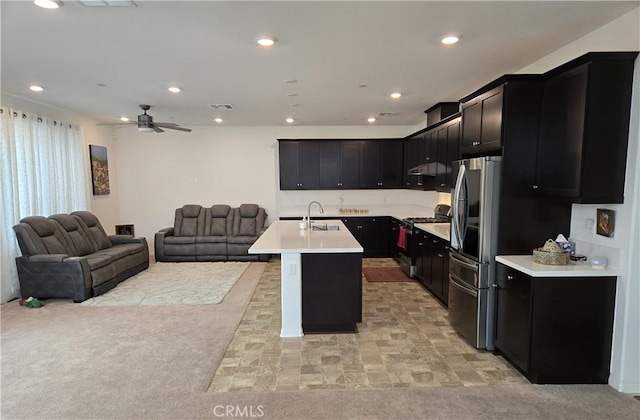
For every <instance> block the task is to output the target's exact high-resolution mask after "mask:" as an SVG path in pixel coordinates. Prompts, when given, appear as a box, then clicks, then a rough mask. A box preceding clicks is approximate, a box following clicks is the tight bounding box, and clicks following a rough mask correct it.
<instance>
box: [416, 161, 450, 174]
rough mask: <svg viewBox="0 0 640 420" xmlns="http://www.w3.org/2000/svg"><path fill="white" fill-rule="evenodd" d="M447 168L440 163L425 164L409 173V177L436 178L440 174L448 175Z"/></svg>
mask: <svg viewBox="0 0 640 420" xmlns="http://www.w3.org/2000/svg"><path fill="white" fill-rule="evenodd" d="M446 171H447V167H446V166H445V165H443V164H442V163H439V162H431V163H424V164H422V165H418V166H415V167H413V168H411V169H409V170H408V171H407V174H409V175H417V176H436V174H438V173H446Z"/></svg>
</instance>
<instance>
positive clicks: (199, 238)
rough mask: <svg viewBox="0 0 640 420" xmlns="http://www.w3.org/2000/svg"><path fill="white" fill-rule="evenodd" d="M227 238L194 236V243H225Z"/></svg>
mask: <svg viewBox="0 0 640 420" xmlns="http://www.w3.org/2000/svg"><path fill="white" fill-rule="evenodd" d="M227 238H228V236H196V243H197V244H201V243H210V244H215V243H225V242H227Z"/></svg>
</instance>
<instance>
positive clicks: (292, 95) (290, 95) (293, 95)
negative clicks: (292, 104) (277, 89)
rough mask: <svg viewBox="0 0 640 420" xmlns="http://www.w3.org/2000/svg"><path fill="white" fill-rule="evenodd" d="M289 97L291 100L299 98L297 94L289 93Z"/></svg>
mask: <svg viewBox="0 0 640 420" xmlns="http://www.w3.org/2000/svg"><path fill="white" fill-rule="evenodd" d="M287 96H288V97H290V98H294V97H296V96H298V94H297V93H287Z"/></svg>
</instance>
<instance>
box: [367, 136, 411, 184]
mask: <svg viewBox="0 0 640 420" xmlns="http://www.w3.org/2000/svg"><path fill="white" fill-rule="evenodd" d="M361 153H362V154H361V160H360V188H402V153H403V151H402V141H401V140H398V139H389V140H387V139H385V140H366V141H363V142H362V149H361Z"/></svg>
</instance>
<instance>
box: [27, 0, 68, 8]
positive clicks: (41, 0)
mask: <svg viewBox="0 0 640 420" xmlns="http://www.w3.org/2000/svg"><path fill="white" fill-rule="evenodd" d="M33 3H34V4H35V5H36V6H39V7H42V8H44V9H57V8H58V7H60V6H62V4H63V3H62V2H61V1H60V0H34V1H33Z"/></svg>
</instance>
